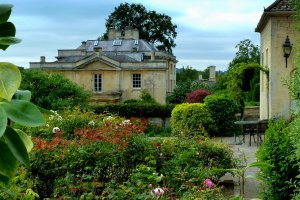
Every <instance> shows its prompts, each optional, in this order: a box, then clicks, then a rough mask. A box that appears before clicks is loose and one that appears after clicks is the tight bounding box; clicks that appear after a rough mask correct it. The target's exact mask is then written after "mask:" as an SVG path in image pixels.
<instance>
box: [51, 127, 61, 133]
mask: <svg viewBox="0 0 300 200" xmlns="http://www.w3.org/2000/svg"><path fill="white" fill-rule="evenodd" d="M59 131H60V129H59V128H58V127H54V128H53V129H52V133H58V132H59Z"/></svg>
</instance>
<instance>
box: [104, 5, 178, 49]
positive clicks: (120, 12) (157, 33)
mask: <svg viewBox="0 0 300 200" xmlns="http://www.w3.org/2000/svg"><path fill="white" fill-rule="evenodd" d="M171 20H172V19H171V17H169V16H167V15H165V14H160V13H157V12H156V11H147V10H146V8H145V7H144V6H143V5H142V4H136V3H132V4H129V3H121V4H120V5H119V6H118V7H116V8H115V10H114V11H113V12H112V13H111V14H110V15H109V16H108V18H107V19H106V23H105V26H106V28H107V30H109V28H111V27H113V28H116V29H118V30H122V31H123V32H124V30H125V28H126V27H128V26H129V27H132V28H136V29H138V30H139V37H140V38H141V39H145V40H147V41H149V42H150V43H152V44H155V46H156V48H157V49H159V50H162V51H166V52H169V53H171V54H172V48H174V47H175V46H176V44H175V42H174V39H175V38H176V36H177V32H176V28H177V25H175V24H173V23H172V21H171ZM106 36H107V33H106Z"/></svg>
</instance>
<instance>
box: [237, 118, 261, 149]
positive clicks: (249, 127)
mask: <svg viewBox="0 0 300 200" xmlns="http://www.w3.org/2000/svg"><path fill="white" fill-rule="evenodd" d="M234 124H237V125H240V127H241V129H242V135H243V138H242V141H239V143H238V144H242V143H245V136H246V134H249V135H250V140H249V145H250V146H251V137H252V136H254V135H255V134H257V130H258V124H259V120H251V121H246V120H240V121H236V122H234ZM253 139H254V142H255V138H254V137H253ZM234 140H235V143H236V135H234ZM257 140H258V139H257Z"/></svg>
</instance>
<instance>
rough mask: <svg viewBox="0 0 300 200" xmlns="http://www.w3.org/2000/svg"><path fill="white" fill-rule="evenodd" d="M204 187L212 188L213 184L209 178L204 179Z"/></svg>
mask: <svg viewBox="0 0 300 200" xmlns="http://www.w3.org/2000/svg"><path fill="white" fill-rule="evenodd" d="M205 185H206V187H208V188H209V189H212V188H213V186H214V184H213V182H212V181H211V180H210V179H209V178H207V179H205Z"/></svg>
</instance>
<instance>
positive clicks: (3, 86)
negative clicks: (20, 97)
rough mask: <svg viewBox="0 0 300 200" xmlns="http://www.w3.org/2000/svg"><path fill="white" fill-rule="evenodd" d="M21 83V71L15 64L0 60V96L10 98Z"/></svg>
mask: <svg viewBox="0 0 300 200" xmlns="http://www.w3.org/2000/svg"><path fill="white" fill-rule="evenodd" d="M20 84H21V73H20V71H19V69H18V67H17V66H15V65H13V64H11V63H6V62H0V97H1V98H3V99H6V100H8V101H10V100H11V98H12V96H13V95H14V94H15V92H16V91H17V89H18V88H19V87H20Z"/></svg>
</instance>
